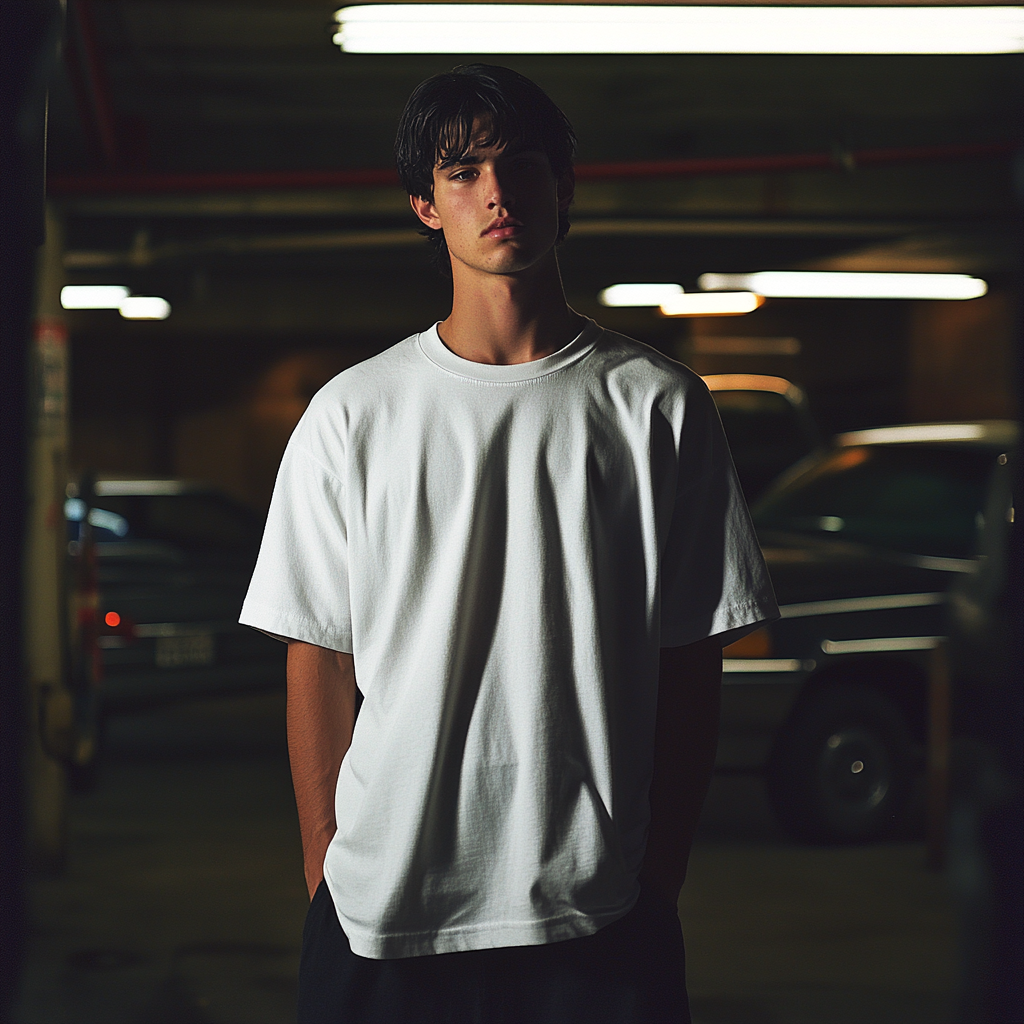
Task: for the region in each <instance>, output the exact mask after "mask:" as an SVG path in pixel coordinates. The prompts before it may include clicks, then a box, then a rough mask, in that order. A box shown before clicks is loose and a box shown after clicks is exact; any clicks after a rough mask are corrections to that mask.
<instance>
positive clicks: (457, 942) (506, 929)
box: [335, 890, 639, 960]
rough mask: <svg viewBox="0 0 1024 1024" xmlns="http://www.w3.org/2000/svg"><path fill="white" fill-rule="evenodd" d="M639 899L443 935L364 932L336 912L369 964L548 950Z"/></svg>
mask: <svg viewBox="0 0 1024 1024" xmlns="http://www.w3.org/2000/svg"><path fill="white" fill-rule="evenodd" d="M638 896H639V890H638V891H637V893H636V894H635V895H634V896H632V897H631V898H630V899H629V900H627V901H626V902H625V903H624V904H623V905H622V906H621V907H618V908H616V909H615V910H610V911H605V912H604V913H601V914H581V913H575V914H570V915H564V916H562V917H556V918H548V919H545V920H542V921H516V922H512V923H508V924H498V923H491V924H481V925H469V926H466V927H462V928H444V929H441V930H439V931H430V932H401V933H398V934H392V935H388V934H380V933H377V932H366V931H362V930H360V929H358V928H356V927H355V926H354V925H353V924H352V922H351V921H349V920H348V919H347V918H346V917H345V916H344V914H342V912H341V911H340V910H337V904H335V909H336V910H337V913H338V921H339V923H340V924H341V927H342V930H343V931H344V932H345V935H346V937H347V938H348V941H349V946H350V947H351V949H352V952H353V953H355V954H356V955H357V956H361V957H365V958H367V959H369V960H402V959H405V958H407V957H413V956H431V955H434V954H438V953H466V952H469V951H471V950H475V949H498V948H503V947H507V946H545V945H549V944H551V943H554V942H565V941H567V940H568V939H580V938H585V937H586V936H588V935H593V934H594V933H595V932H597V931H600V929H602V928H604V927H605V926H606V925H609V924H611V923H612V922H614V921H618V920H619V918H622V917H625V916H626V914H628V913H629V912H630V911H631V910H632V909H633V907H634V905H635V904H636V901H637V898H638Z"/></svg>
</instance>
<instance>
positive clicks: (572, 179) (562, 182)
mask: <svg viewBox="0 0 1024 1024" xmlns="http://www.w3.org/2000/svg"><path fill="white" fill-rule="evenodd" d="M555 189H556V194H557V196H558V212H559V213H565V211H566V210H568V209H569V207H570V206H572V201H573V197H574V196H575V195H576V175H575V174H574V173H573V170H572V168H571V167H570V168H569V169H568V170H567V171H566V172H565V174H563V175H562V176H561V177H560V178H559V179H558V184H557V185H556V186H555Z"/></svg>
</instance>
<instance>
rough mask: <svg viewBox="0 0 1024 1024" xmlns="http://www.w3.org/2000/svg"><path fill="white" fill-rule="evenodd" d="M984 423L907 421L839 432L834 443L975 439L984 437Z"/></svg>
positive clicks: (898, 442) (985, 434) (896, 442)
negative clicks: (843, 432)
mask: <svg viewBox="0 0 1024 1024" xmlns="http://www.w3.org/2000/svg"><path fill="white" fill-rule="evenodd" d="M987 434H988V431H987V430H986V428H985V424H984V423H909V424H907V425H906V426H903V427H873V428H872V429H870V430H851V431H850V432H849V433H846V434H840V435H839V437H837V438H836V444H839V445H843V446H844V447H845V446H847V445H854V444H906V443H908V442H913V441H977V440H981V439H982V438H984V437H986V436H987Z"/></svg>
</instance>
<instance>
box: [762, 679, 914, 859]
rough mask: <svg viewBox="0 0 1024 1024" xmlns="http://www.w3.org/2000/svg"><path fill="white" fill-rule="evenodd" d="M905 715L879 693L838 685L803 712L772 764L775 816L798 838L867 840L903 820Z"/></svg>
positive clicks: (784, 733)
mask: <svg viewBox="0 0 1024 1024" xmlns="http://www.w3.org/2000/svg"><path fill="white" fill-rule="evenodd" d="M910 774H911V762H910V738H909V734H908V732H907V727H906V724H905V722H904V720H903V715H902V714H901V713H900V711H899V709H898V708H897V707H896V705H895V704H894V703H893V702H892V701H891V700H889V699H888V698H887V697H886V696H885V695H884V694H882V693H879V692H878V691H877V690H871V689H867V688H864V689H861V688H858V687H855V686H851V685H838V684H835V685H831V686H826V687H822V688H821V689H820V690H818V691H817V692H815V693H813V694H812V695H811V696H810V697H809V698H808V699H807V700H806V701H804V702H803V703H802V705H801V706H800V707H798V709H797V710H796V712H795V713H794V715H793V718H792V719H791V720H790V722H789V723H787V725H786V727H785V728H784V729H783V731H782V733H781V734H780V736H779V738H778V741H777V743H776V747H775V751H774V753H773V754H772V757H771V760H770V762H769V765H768V793H769V797H770V799H771V802H772V806H773V809H774V810H775V814H776V816H777V817H778V819H779V821H780V822H781V823H782V825H783V827H784V828H785V829H786V831H787V832H789V833H790V835H792V836H793V837H794V838H796V839H799V840H801V841H803V842H812V843H865V842H870V841H871V840H875V839H880V838H882V837H884V836H885V835H886V834H887V833H889V832H890V831H891V830H892V829H893V827H894V826H895V825H896V824H897V822H898V821H899V820H900V817H901V813H902V811H903V807H904V805H905V803H906V798H907V793H908V790H909V788H910Z"/></svg>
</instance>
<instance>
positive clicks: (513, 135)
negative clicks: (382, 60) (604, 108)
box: [395, 64, 576, 274]
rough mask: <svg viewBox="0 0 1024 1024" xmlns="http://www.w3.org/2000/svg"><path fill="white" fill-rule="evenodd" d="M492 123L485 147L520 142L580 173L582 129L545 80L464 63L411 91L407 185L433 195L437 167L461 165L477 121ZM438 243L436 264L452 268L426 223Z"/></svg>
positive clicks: (564, 221)
mask: <svg viewBox="0 0 1024 1024" xmlns="http://www.w3.org/2000/svg"><path fill="white" fill-rule="evenodd" d="M481 116H483V117H485V118H486V119H487V121H488V123H489V124H490V131H489V132H488V135H487V138H486V139H481V140H479V141H480V144H481V145H483V146H504V145H508V144H509V143H512V142H515V143H517V144H523V145H525V146H527V147H528V148H530V149H539V150H541V151H542V152H543V153H545V154H546V155H547V158H548V162H549V163H550V164H551V170H552V172H553V173H554V175H555V178H556V179H558V180H559V181H562V180H565V178H566V177H568V178H569V179H570V180H571V179H572V172H573V159H574V157H575V155H576V133H575V132H574V131H573V130H572V125H571V124H570V123H569V119H568V118H567V117H566V116H565V114H563V113H562V111H561V110H559V109H558V107H557V106H556V105H555V104H554V103H553V102H552V101H551V98H550V97H549V96H548V94H547V93H546V92H544V90H543V89H541V88H540V86H538V85H536V84H534V83H533V82H531V81H530V80H529V79H528V78H525V77H524V76H523V75H520V74H519V73H518V72H516V71H512V70H511V69H510V68H503V67H498V66H496V65H492V64H464V65H462V66H461V67H457V68H455V69H453V70H452V71H447V72H445V73H444V74H440V75H434V77H433V78H428V79H427V80H426V81H425V82H421V83H420V84H419V85H418V86H416V88H415V89H414V90H413V93H412V95H411V96H410V97H409V101H408V103H406V105H405V110H403V111H402V117H401V120H400V121H399V122H398V135H397V137H396V138H395V161H396V163H397V164H398V174H399V176H400V177H401V179H402V185H403V186H404V187H405V189H406V191H407V192H408V193H409V195H411V196H418V197H419V198H422V199H433V196H434V168H435V167H437V166H438V165H440V166H441V167H451V166H453V165H454V164H457V163H458V162H459V161H460V160H461V159H462V158H463V157H464V156H465V155H466V153H467V152H468V151H469V149H470V147H471V146H472V144H473V141H474V140H473V122H474V120H475V119H476V118H478V117H481ZM420 233H421V234H423V235H426V237H427V240H428V241H429V242H430V245H431V248H432V250H433V252H432V256H433V261H434V263H435V265H436V266H437V267H438V269H440V270H441V271H442V272H443V273H446V274H450V273H451V264H450V261H449V258H448V246H447V245H446V244H445V240H444V232H443V231H441V230H440V229H437V228H428V227H427V226H426V225H423V227H422V228H421V229H420ZM568 233H569V216H568V214H567V213H565V212H564V211H559V214H558V238H557V239H556V241H557V242H561V241H562V239H563V238H565V236H566V235H567V234H568Z"/></svg>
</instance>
